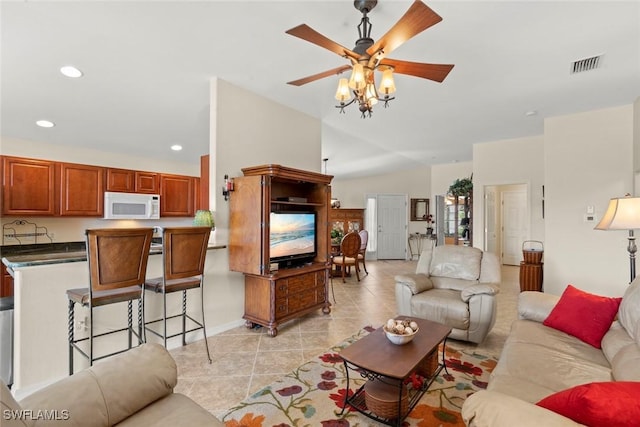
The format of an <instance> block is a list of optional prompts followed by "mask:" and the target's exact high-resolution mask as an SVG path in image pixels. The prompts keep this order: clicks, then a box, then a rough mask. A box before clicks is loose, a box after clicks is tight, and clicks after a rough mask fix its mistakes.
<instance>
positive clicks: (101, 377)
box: [0, 344, 224, 427]
mask: <svg viewBox="0 0 640 427" xmlns="http://www.w3.org/2000/svg"><path fill="white" fill-rule="evenodd" d="M42 361H43V363H46V351H45V352H43V357H42ZM176 383H177V369H176V364H175V361H174V360H173V358H172V357H171V355H170V354H169V353H168V352H167V350H165V348H164V347H162V346H161V345H158V344H143V345H142V346H140V347H136V348H134V349H132V350H129V351H127V352H125V353H122V354H119V355H117V356H113V357H110V358H108V359H105V360H103V361H101V362H98V363H96V364H95V365H94V366H93V367H91V368H88V369H85V370H83V371H80V372H77V373H76V374H74V375H72V376H70V377H66V378H64V379H62V380H60V381H58V382H56V383H54V384H51V385H49V386H48V387H45V388H43V389H42V390H39V391H37V392H35V393H33V394H31V395H29V396H27V397H26V398H24V399H22V400H21V401H20V402H19V403H17V402H16V401H15V400H14V399H13V396H12V395H11V393H10V391H9V389H8V388H7V387H6V386H5V385H4V384H1V387H2V390H1V393H2V394H1V399H2V413H1V414H0V416H1V417H2V421H1V422H0V424H1V425H2V426H3V427H18V426H20V427H28V426H36V427H37V426H64V427H72V426H82V427H104V426H113V425H117V426H154V427H157V426H224V424H223V423H222V422H221V421H219V420H218V419H217V418H215V417H214V416H213V415H212V414H210V413H209V412H208V411H206V410H205V409H204V408H202V407H201V406H199V405H198V404H197V403H195V402H194V401H192V400H191V399H189V398H188V397H187V396H184V395H182V394H179V393H174V392H173V388H174V387H175V385H176ZM16 411H19V412H16Z"/></svg>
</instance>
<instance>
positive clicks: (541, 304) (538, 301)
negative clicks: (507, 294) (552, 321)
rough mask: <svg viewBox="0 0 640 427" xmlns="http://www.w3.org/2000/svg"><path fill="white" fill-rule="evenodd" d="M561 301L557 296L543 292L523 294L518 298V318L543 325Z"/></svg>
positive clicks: (526, 292)
mask: <svg viewBox="0 0 640 427" xmlns="http://www.w3.org/2000/svg"><path fill="white" fill-rule="evenodd" d="M559 299H560V297H559V296H557V295H551V294H544V293H542V292H536V291H525V292H521V293H520V295H519V296H518V318H519V319H525V320H533V321H535V322H540V323H542V322H544V319H546V318H547V317H548V316H549V313H551V310H553V307H555V306H556V304H557V303H558V300H559Z"/></svg>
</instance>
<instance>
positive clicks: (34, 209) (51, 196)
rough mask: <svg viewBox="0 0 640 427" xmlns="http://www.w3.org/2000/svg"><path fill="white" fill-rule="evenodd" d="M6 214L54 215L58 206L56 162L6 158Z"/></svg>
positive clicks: (3, 197) (3, 199)
mask: <svg viewBox="0 0 640 427" xmlns="http://www.w3.org/2000/svg"><path fill="white" fill-rule="evenodd" d="M2 169H3V172H4V176H3V185H2V188H3V191H2V213H3V214H4V215H50V216H53V215H55V214H56V207H55V162H49V161H45V160H35V159H22V158H17V157H4V158H3V168H2Z"/></svg>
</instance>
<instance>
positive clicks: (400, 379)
mask: <svg viewBox="0 0 640 427" xmlns="http://www.w3.org/2000/svg"><path fill="white" fill-rule="evenodd" d="M397 318H398V319H410V320H414V321H415V322H416V323H418V327H419V329H418V333H417V334H416V336H415V337H414V338H413V340H412V341H411V342H409V343H407V344H404V345H395V344H393V343H391V341H389V340H388V339H387V337H386V335H385V333H384V331H383V329H382V327H380V328H378V329H376V330H375V331H373V332H371V333H370V334H369V335H367V336H366V337H364V338H361V339H359V340H358V341H356V342H355V343H353V344H351V345H350V346H348V347H346V348H345V349H344V350H342V352H341V353H340V357H342V359H343V361H344V366H345V372H346V376H347V397H346V398H345V401H344V404H343V406H342V412H341V413H340V414H342V413H344V411H345V409H346V407H347V405H351V406H352V407H354V408H356V409H357V410H358V411H359V412H361V413H363V414H364V415H366V416H367V417H369V418H372V419H374V420H376V421H379V422H382V423H385V424H388V425H396V426H400V425H401V423H402V420H404V419H405V418H406V416H407V415H409V413H410V412H411V410H412V409H413V408H414V406H415V405H416V404H417V403H418V401H419V400H420V398H421V397H422V395H423V394H424V393H425V392H426V391H427V389H428V388H429V386H431V384H432V383H433V381H434V380H435V378H436V377H437V376H438V374H439V373H440V371H441V370H442V369H443V368H444V369H445V372H446V366H445V364H444V346H445V345H446V340H447V336H448V335H449V333H450V332H451V328H450V327H448V326H445V325H443V324H441V323H436V322H432V321H430V320H424V319H418V318H414V317H408V316H398V317H397ZM440 343H443V351H442V362H441V363H438V364H437V368H436V369H435V371H434V372H433V373H432V374H431V376H429V377H425V380H424V382H423V383H422V386H421V387H420V388H419V389H417V390H411V391H410V392H409V393H408V396H407V399H408V409H406V410H405V411H402V395H403V391H404V390H403V387H405V385H404V380H406V379H407V378H408V377H409V376H410V375H411V374H412V373H414V372H415V371H416V369H417V368H418V366H419V365H420V364H421V362H425V361H426V359H427V358H429V357H431V356H432V355H433V352H434V351H436V352H437V351H438V346H439V345H440ZM435 357H437V353H436V354H435ZM350 370H354V371H357V372H358V373H359V374H360V376H361V377H363V378H366V379H368V380H370V381H373V380H381V381H385V380H387V381H388V382H389V383H391V384H398V385H399V387H398V410H397V412H396V414H399V415H398V417H396V418H393V419H389V418H382V417H380V416H378V415H376V414H375V413H373V412H372V411H370V410H368V409H367V407H366V405H365V392H364V387H365V385H366V383H365V384H364V385H362V386H361V387H360V388H359V389H358V390H357V391H356V392H355V393H354V394H353V395H352V396H348V390H349V371H350ZM447 373H448V372H447ZM405 407H407V406H406V405H405Z"/></svg>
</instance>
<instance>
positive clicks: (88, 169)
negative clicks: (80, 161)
mask: <svg viewBox="0 0 640 427" xmlns="http://www.w3.org/2000/svg"><path fill="white" fill-rule="evenodd" d="M60 176H61V186H60V189H61V191H60V202H61V203H60V215H63V216H102V215H103V214H104V168H101V167H99V166H88V165H77V164H70V163H62V164H61V167H60Z"/></svg>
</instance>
